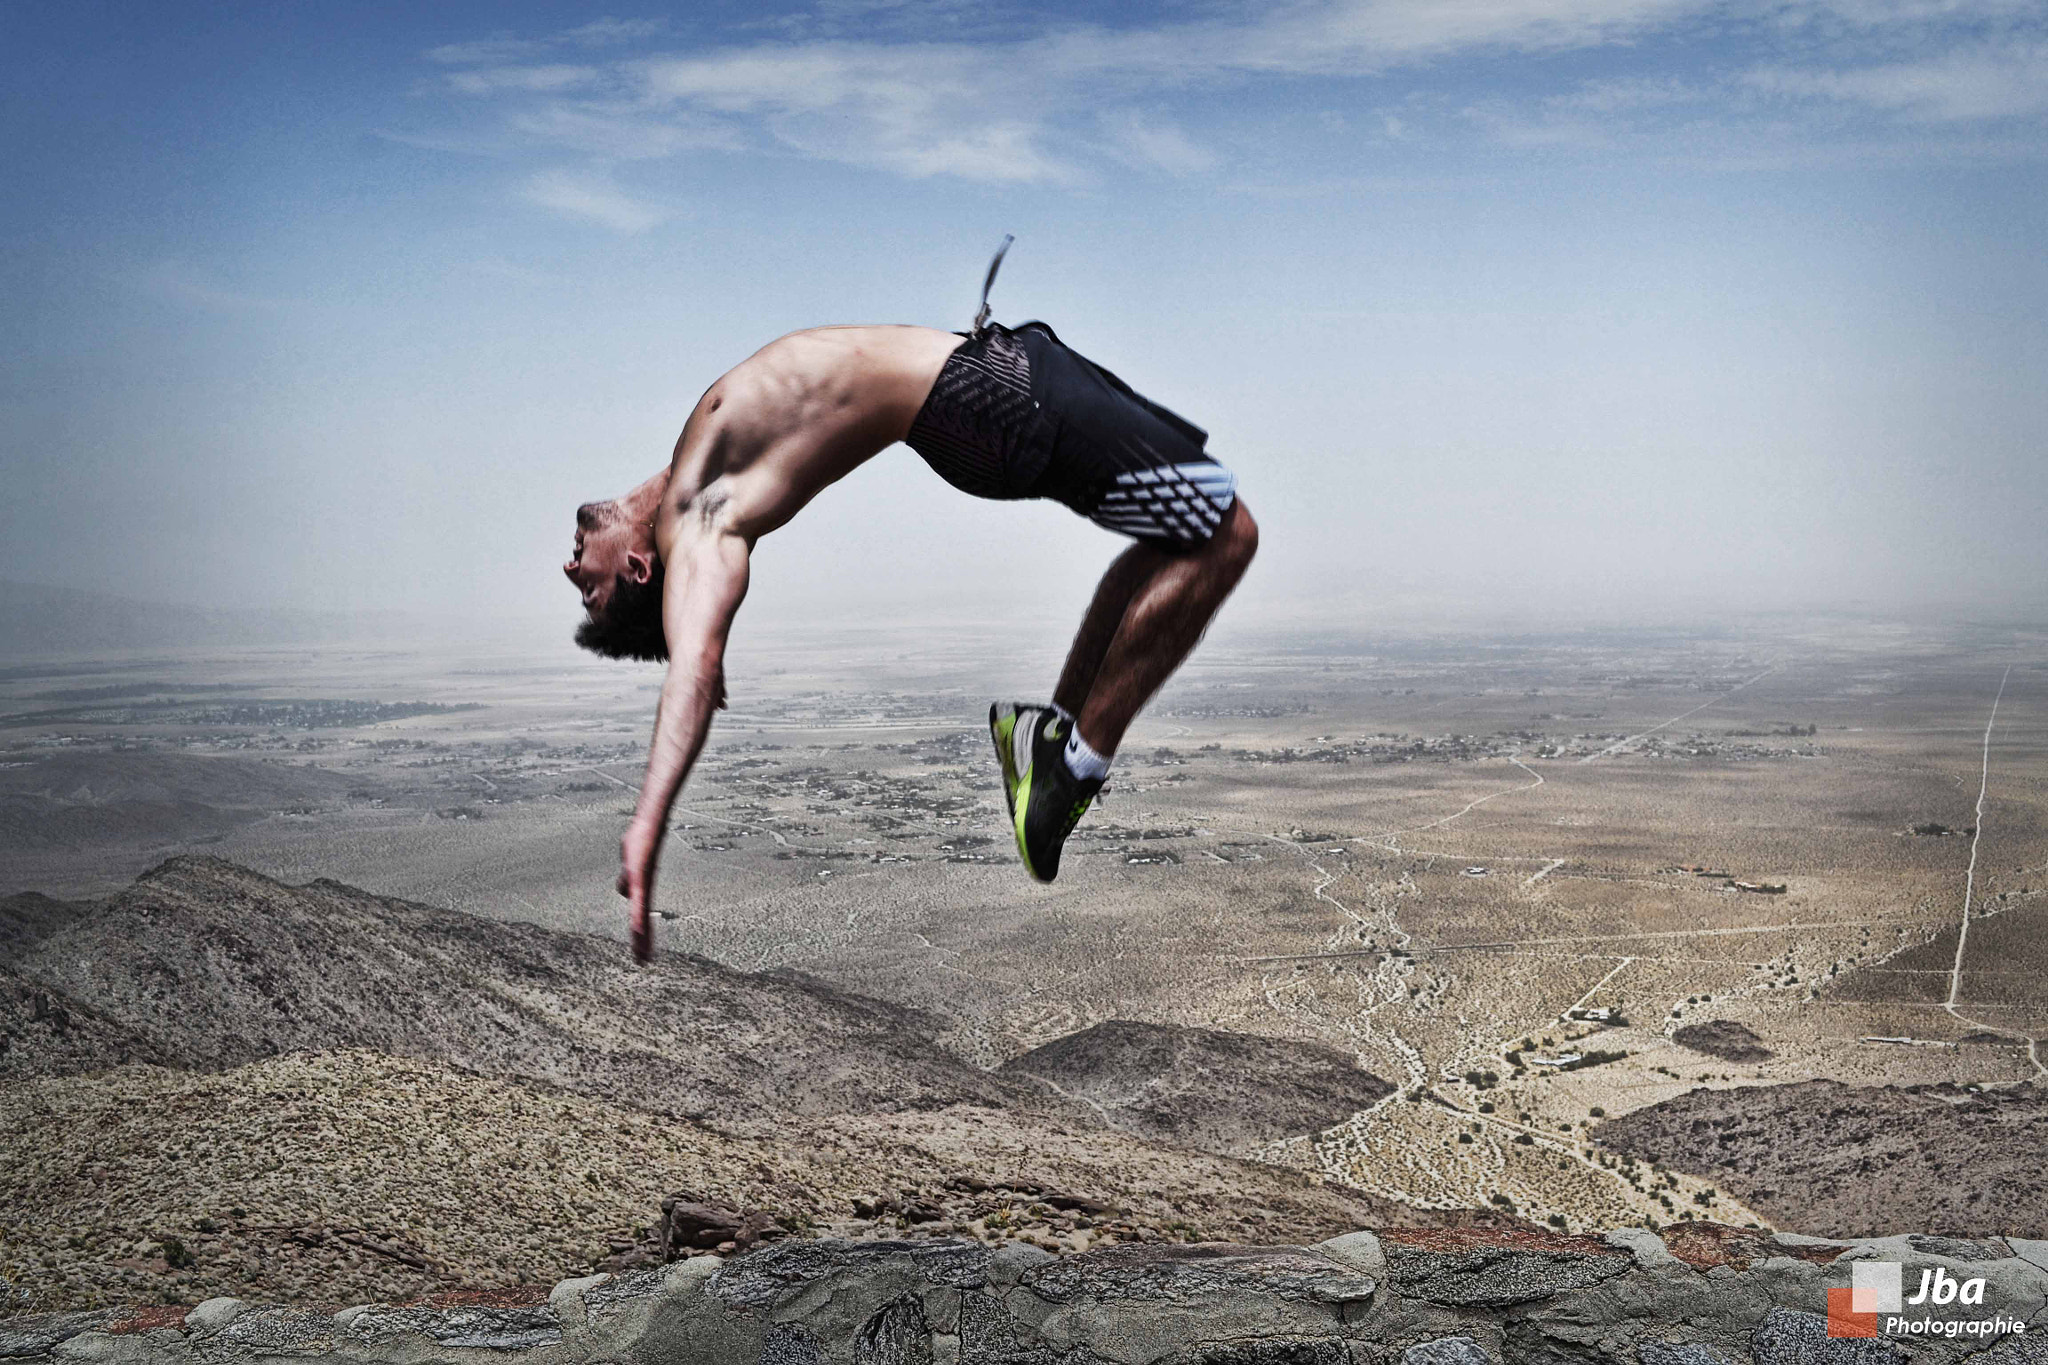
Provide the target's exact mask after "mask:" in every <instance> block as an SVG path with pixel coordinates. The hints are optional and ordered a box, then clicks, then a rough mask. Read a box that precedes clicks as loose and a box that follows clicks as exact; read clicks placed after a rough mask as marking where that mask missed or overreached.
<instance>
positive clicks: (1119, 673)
mask: <svg viewBox="0 0 2048 1365" xmlns="http://www.w3.org/2000/svg"><path fill="white" fill-rule="evenodd" d="M991 273H993V272H991ZM985 313H986V309H984V314H985ZM1206 439H1207V438H1206V436H1205V434H1204V433H1203V432H1202V431H1201V430H1200V429H1199V428H1197V427H1195V426H1193V425H1191V424H1190V423H1188V422H1186V421H1183V420H1182V419H1181V418H1179V417H1177V416H1175V415H1174V414H1173V413H1170V412H1168V411H1166V410H1165V409H1164V408H1161V407H1159V406H1158V405H1156V404H1154V403H1151V402H1150V401H1148V400H1146V399H1144V398H1142V397H1140V396H1138V395H1137V394H1135V393H1133V392H1132V391H1131V390H1130V389H1129V387H1128V386H1126V385H1125V384H1124V383H1123V382H1122V381H1121V380H1119V379H1117V378H1116V376H1114V375H1112V374H1110V373H1109V372H1108V371H1106V370H1103V369H1102V368H1101V367H1099V366H1097V365H1095V364H1093V363H1092V362H1090V361H1088V360H1086V359H1084V358H1083V357H1081V356H1080V355H1078V354H1077V353H1075V352H1074V351H1071V350H1069V349H1067V347H1065V346H1064V345H1062V344H1061V342H1060V341H1059V338H1058V337H1056V336H1054V335H1053V331H1052V329H1051V328H1050V327H1047V326H1046V325H1045V324H1044V323H1038V322H1030V323H1025V324H1024V325H1023V326H1022V327H1019V328H1016V329H1015V330H1012V329H1010V328H1007V327H1003V326H1000V325H998V324H993V323H984V324H983V325H980V326H977V327H976V329H975V330H974V331H973V332H971V333H954V332H940V331H934V330H932V329H930V328H926V327H821V328H817V329H815V330H812V331H806V332H797V333H794V334H792V335H790V336H786V337H783V338H782V339H781V340H779V341H775V342H772V343H770V344H769V345H768V346H766V347H764V348H762V349H761V350H760V351H757V352H755V353H754V354H753V355H752V356H750V357H749V358H747V359H746V360H745V361H742V362H741V363H740V364H739V366H738V367H736V368H735V369H733V370H732V371H731V372H730V373H728V374H726V375H725V377H724V378H722V379H720V380H719V381H718V382H717V383H715V384H713V385H712V386H711V387H710V388H709V389H708V390H706V392H705V394H704V396H703V398H701V399H699V400H698V403H697V407H696V410H695V411H693V412H692V413H691V414H690V418H689V421H688V423H686V424H685V425H684V427H683V434H682V436H681V438H680V439H678V440H677V442H676V447H675V455H674V458H673V459H672V460H671V462H670V464H669V467H668V468H667V469H664V470H662V471H661V472H660V473H658V474H656V475H655V476H654V477H652V478H650V479H648V480H647V481H646V482H645V483H643V484H641V485H640V486H639V487H637V488H635V489H633V490H632V491H631V492H629V493H627V494H626V495H625V496H623V497H620V498H616V499H613V500H612V501H610V502H601V503H588V504H585V505H584V506H582V507H580V508H578V509H577V511H576V552H575V554H574V555H573V556H572V557H571V558H570V560H569V562H568V563H567V564H566V565H564V566H563V569H564V572H566V573H567V574H568V576H569V581H570V582H572V583H574V584H575V585H576V587H577V589H578V590H579V591H580V592H581V593H582V595H583V606H584V609H585V612H586V617H585V620H584V622H583V624H582V625H581V626H580V627H579V629H578V630H577V634H576V640H577V643H578V644H580V645H582V646H584V647H585V648H586V649H591V650H595V651H597V652H598V653H602V654H608V655H611V656H613V657H617V658H639V659H667V660H668V661H669V665H668V678H667V681H666V682H665V683H664V684H663V686H662V689H661V702H660V705H659V707H658V708H657V710H656V712H655V723H654V741H653V744H652V746H651V748H650V752H649V753H648V756H647V775H646V780H645V781H644V782H643V783H642V784H641V787H640V800H639V804H638V806H637V807H636V808H635V810H634V812H633V818H632V822H631V823H630V824H629V825H628V826H627V828H626V833H625V837H624V839H623V840H622V841H621V843H620V850H619V863H620V870H619V881H618V890H619V894H620V895H622V896H624V897H626V898H627V900H628V902H629V904H630V907H631V908H630V912H629V915H630V927H631V931H632V940H633V950H634V953H635V954H636V955H637V956H639V957H640V958H641V959H642V960H643V961H644V960H646V959H647V958H648V956H649V955H650V954H651V953H652V951H653V931H652V929H651V927H650V922H649V909H650V904H651V901H652V898H653V893H654V874H655V864H656V861H657V859H658V857H659V854H660V850H661V842H662V836H663V834H664V833H665V832H666V830H667V828H668V815H669V809H670V807H671V806H672V805H673V804H674V802H675V799H676V795H677V793H678V792H680V791H681V790H682V786H683V781H684V779H685V778H686V777H687V776H688V775H689V772H690V768H691V766H692V765H693V764H694V763H695V762H696V760H697V755H698V752H699V751H700V750H701V749H702V748H703V746H704V738H705V734H706V733H707V731H708V730H709V729H710V726H711V714H712V712H713V711H715V710H717V709H718V708H720V707H722V706H723V705H724V704H725V670H724V658H725V644H726V635H727V632H728V630H729V629H730V627H731V625H732V620H733V614H734V613H735V612H737V611H738V610H739V605H740V602H741V600H742V599H744V598H745V597H746V594H747V565H748V557H749V555H751V554H752V552H753V548H754V542H755V541H757V540H759V539H760V538H761V537H762V536H764V535H767V534H768V533H769V532H770V531H773V530H775V529H776V528H777V527H778V526H781V525H782V524H783V523H785V522H787V521H788V520H789V519H790V518H791V517H793V516H795V515H796V514H797V513H798V512H799V511H800V510H802V508H803V507H804V505H805V504H806V503H808V502H809V501H810V500H811V499H812V498H813V497H815V496H816V495H817V494H818V493H819V491H820V490H822V489H824V488H825V487H827V486H828V485H830V484H832V483H834V482H835V481H837V480H839V479H841V478H844V477H845V476H846V475H847V474H848V473H850V472H852V470H853V469H854V468H855V467H856V466H857V465H859V464H861V463H862V462H864V461H866V460H869V459H872V458H873V457H874V456H875V455H876V454H878V453H879V452H880V451H881V450H883V449H884V448H885V447H887V446H889V445H892V444H894V443H895V442H897V441H905V442H907V443H908V444H909V445H910V446H911V448H912V449H914V450H916V451H917V452H918V453H919V454H920V455H922V456H923V457H924V458H925V460H926V462H927V463H929V464H930V465H931V466H932V467H933V468H934V469H935V470H936V471H937V472H938V473H939V474H940V475H941V476H943V477H944V478H945V479H946V481H947V482H949V483H951V484H953V485H954V486H955V487H957V488H959V489H961V490H962V491H964V492H967V493H971V494H974V495H975V496H977V497H984V498H1053V499H1056V500H1058V501H1060V502H1063V503H1065V504H1066V505H1067V506H1068V507H1070V508H1072V509H1073V510H1075V511H1076V512H1079V513H1080V514H1081V515H1083V516H1085V517H1087V518H1088V519H1089V520H1091V521H1094V522H1096V523H1097V524H1098V525H1101V526H1104V527H1107V528H1108V529H1110V530H1113V531H1117V532H1119V533H1121V534H1124V535H1128V536H1131V537H1133V538H1134V539H1135V540H1136V541H1137V543H1136V544H1135V545H1133V546H1131V547H1130V548H1129V549H1126V550H1125V551H1124V552H1123V554H1122V555H1121V556H1119V557H1118V558H1117V560H1116V562H1115V563H1113V564H1111V565H1110V568H1109V572H1108V573H1107V574H1105V575H1104V577H1103V579H1102V583H1101V585H1100V586H1099V587H1098V588H1097V589H1096V591H1095V598H1094V601H1093V602H1092V603H1091V604H1090V605H1089V608H1088V614H1087V616H1086V618H1085V619H1084V620H1083V621H1082V622H1081V629H1080V632H1079V633H1078V634H1077V635H1076V636H1075V638H1074V644H1073V648H1072V650H1071V652H1070V653H1069V654H1068V656H1067V662H1066V667H1065V668H1064V669H1063V670H1062V671H1061V673H1060V679H1059V684H1058V686H1057V687H1055V688H1054V690H1053V697H1052V701H1051V703H1050V704H1039V705H1033V704H1026V703H1016V702H1011V703H998V704H996V705H994V706H992V707H990V708H989V729H990V734H991V737H992V738H993V739H994V741H995V746H996V752H997V756H998V758H999V760H1000V762H1001V764H1002V769H1003V787H1004V794H1005V796H1006V798H1007V799H1008V802H1009V806H1010V816H1011V822H1012V826H1013V829H1014V831H1015V833H1016V837H1017V848H1018V852H1019V853H1020V854H1022V856H1023V859H1024V865H1025V867H1026V869H1027V870H1029V871H1030V873H1031V874H1032V875H1033V876H1034V877H1036V878H1038V879H1039V880H1040V881H1051V880H1052V879H1053V877H1054V876H1056V875H1057V874H1058V872H1059V855H1060V848H1061V845H1062V844H1063V843H1064V842H1065V840H1066V837H1067V835H1068V834H1069V833H1070V832H1071V831H1072V830H1073V828H1074V825H1075V823H1076V822H1077V821H1078V820H1079V819H1080V818H1081V815H1082V813H1083V812H1085V811H1086V810H1087V808H1088V804H1089V802H1090V801H1092V800H1093V799H1094V797H1095V794H1096V793H1097V792H1098V791H1100V790H1101V788H1102V780H1103V777H1104V775H1105V774H1106V773H1107V772H1108V770H1109V759H1110V756H1111V755H1113V754H1114V753H1115V752H1116V749H1117V745H1118V744H1119V743H1121V742H1122V740H1123V737H1124V730H1125V729H1126V727H1128V726H1129V725H1130V723H1131V721H1132V719H1133V718H1134V717H1135V716H1136V715H1137V714H1138V710H1139V708H1141V707H1142V706H1143V705H1144V704H1145V702H1146V701H1147V700H1148V699H1150V697H1151V696H1152V694H1153V693H1155V692H1157V691H1158V690H1159V687H1160V685H1161V684H1163V683H1164V682H1165V681H1166V679H1167V677H1168V676H1169V675H1171V674H1172V672H1173V671H1174V669H1175V668H1177V667H1179V666H1180V663H1181V661H1182V660H1183V659H1185V658H1186V657H1187V655H1188V652H1189V651H1190V650H1191V649H1193V648H1194V646H1195V642H1196V641H1197V640H1199V639H1200V638H1201V636H1202V632H1203V631H1204V630H1205V629H1207V627H1208V624H1209V621H1210V618H1212V617H1213V616H1214V615H1215V614H1216V611H1217V609H1218V608H1219V607H1220V606H1222V604H1223V599H1224V598H1225V597H1227V596H1228V595H1229V594H1230V591H1231V589H1232V588H1234V587H1235V586H1236V585H1237V581H1238V579H1239V578H1241V577H1242V576H1243V574H1244V571H1245V567H1246V566H1247V565H1248V564H1250V562H1251V558H1252V555H1253V552H1254V551H1255V550H1256V549H1257V547H1258V536H1259V533H1258V527H1257V526H1256V524H1254V522H1253V521H1252V518H1251V513H1249V512H1248V511H1246V510H1245V506H1244V503H1243V502H1242V501H1240V500H1239V499H1238V498H1237V496H1236V480H1235V479H1234V477H1233V476H1232V475H1231V473H1230V471H1229V470H1227V469H1225V468H1224V467H1223V466H1222V465H1220V464H1218V463H1217V462H1216V461H1215V460H1213V459H1211V458H1210V457H1209V456H1208V455H1207V454H1205V453H1204V451H1203V445H1204V443H1205V441H1206Z"/></svg>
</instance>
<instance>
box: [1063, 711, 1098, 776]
mask: <svg viewBox="0 0 2048 1365" xmlns="http://www.w3.org/2000/svg"><path fill="white" fill-rule="evenodd" d="M1064 757H1065V759H1066V764H1067V771H1068V772H1070V773H1072V774H1073V775H1074V776H1075V777H1078V778H1080V779H1081V780H1082V781H1083V782H1100V781H1101V780H1102V779H1103V778H1105V777H1108V776H1109V755H1107V754H1104V753H1099V752H1097V751H1096V749H1095V746H1094V745H1092V744H1090V743H1089V742H1088V741H1087V740H1085V739H1083V738H1081V727H1080V726H1079V725H1074V726H1071V727H1070V728H1069V729H1068V731H1067V748H1066V752H1065V755H1064Z"/></svg>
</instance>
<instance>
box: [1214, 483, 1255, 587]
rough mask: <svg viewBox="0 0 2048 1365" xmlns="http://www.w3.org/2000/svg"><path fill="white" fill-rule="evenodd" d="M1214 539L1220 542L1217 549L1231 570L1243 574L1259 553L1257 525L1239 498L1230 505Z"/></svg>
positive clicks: (1242, 500) (1249, 510) (1248, 509)
mask: <svg viewBox="0 0 2048 1365" xmlns="http://www.w3.org/2000/svg"><path fill="white" fill-rule="evenodd" d="M1216 538H1217V539H1218V540H1219V541H1221V542H1222V544H1221V546H1220V547H1219V548H1220V549H1221V551H1222V558H1223V560H1224V562H1225V563H1227V564H1229V565H1230V567H1231V568H1232V570H1234V571H1235V572H1237V573H1240V574H1241V573H1243V572H1244V571H1245V569H1246V567H1247V566H1248V565H1250V564H1251V562H1252V556H1253V555H1256V554H1257V553H1258V552H1259V524H1258V523H1257V522H1256V521H1253V520H1252V513H1251V509H1250V508H1248V507H1246V506H1245V505H1244V499H1242V498H1239V499H1238V500H1237V501H1236V502H1233V503H1232V504H1231V505H1230V515H1229V516H1228V517H1227V518H1225V519H1224V522H1223V524H1222V525H1221V526H1219V527H1217V528H1216Z"/></svg>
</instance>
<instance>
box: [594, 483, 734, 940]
mask: <svg viewBox="0 0 2048 1365" xmlns="http://www.w3.org/2000/svg"><path fill="white" fill-rule="evenodd" d="M677 541H678V543H677V544H676V545H675V546H674V553H673V554H672V555H671V556H669V557H668V558H667V570H666V574H665V577H664V582H663V589H662V604H661V623H662V632H663V634H665V635H666V636H667V638H668V679H667V681H666V682H664V683H663V684H662V688H661V702H660V704H659V706H658V707H657V708H656V710H655V713H654V740H653V743H652V744H650V745H649V746H648V754H647V776H646V778H645V780H643V781H642V782H641V784H640V801H639V804H638V805H636V806H635V807H634V809H633V820H632V823H631V824H629V825H628V826H627V827H626V834H625V838H624V839H622V840H621V841H620V844H619V894H620V895H621V896H624V897H625V898H626V899H627V902H628V905H629V909H628V925H629V928H630V930H631V933H632V939H633V955H634V956H635V957H637V958H639V959H640V960H641V961H642V962H645V961H647V960H648V959H650V958H651V957H653V955H654V928H653V923H652V920H651V919H650V912H651V911H652V909H653V902H654V872H655V865H656V863H657V862H658V861H659V859H660V856H661V841H662V836H663V835H664V834H666V833H667V831H668V813H669V808H670V807H671V806H673V805H674V804H675V800H676V795H677V793H679V792H681V791H682V789H683V780H684V779H685V778H686V777H688V776H689V774H690V768H691V766H692V765H694V764H695V763H696V761H697V755H698V754H699V753H700V752H701V751H702V750H703V748H704V738H705V736H706V735H707V734H709V733H710V730H711V713H712V712H714V711H716V710H717V709H718V708H719V707H721V706H723V705H725V641H726V635H727V633H728V632H729V631H730V630H731V629H732V618H733V614H734V613H735V612H737V611H738V610H739V606H740V602H741V600H742V599H743V598H745V597H746V595H747V570H748V562H747V557H748V545H747V541H746V540H745V539H744V538H743V537H741V536H739V535H737V534H735V533H733V532H731V531H727V530H724V529H722V528H716V527H712V526H707V525H704V524H702V523H699V524H698V525H695V526H691V527H689V528H687V529H686V530H685V531H684V532H683V533H682V534H681V535H679V536H678V537H677Z"/></svg>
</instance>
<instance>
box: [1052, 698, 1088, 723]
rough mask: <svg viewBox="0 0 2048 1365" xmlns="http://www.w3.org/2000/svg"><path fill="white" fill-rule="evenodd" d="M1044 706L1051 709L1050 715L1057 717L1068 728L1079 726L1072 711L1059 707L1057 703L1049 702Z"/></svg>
mask: <svg viewBox="0 0 2048 1365" xmlns="http://www.w3.org/2000/svg"><path fill="white" fill-rule="evenodd" d="M1046 705H1047V706H1050V707H1051V708H1052V713H1053V714H1054V715H1056V716H1058V717H1059V718H1060V719H1061V720H1063V721H1065V722H1066V723H1067V724H1068V725H1069V726H1073V725H1078V724H1080V722H1079V721H1078V720H1077V719H1076V718H1075V716H1074V713H1073V712H1072V711H1069V710H1068V709H1067V708H1066V707H1064V706H1061V705H1060V704H1059V703H1058V702H1056V701H1049V702H1047V703H1046Z"/></svg>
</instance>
